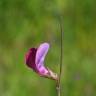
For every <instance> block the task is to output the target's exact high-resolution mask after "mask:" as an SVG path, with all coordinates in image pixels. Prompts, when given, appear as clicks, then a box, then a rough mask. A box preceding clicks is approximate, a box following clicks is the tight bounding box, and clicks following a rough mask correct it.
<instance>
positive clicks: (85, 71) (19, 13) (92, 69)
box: [0, 0, 96, 96]
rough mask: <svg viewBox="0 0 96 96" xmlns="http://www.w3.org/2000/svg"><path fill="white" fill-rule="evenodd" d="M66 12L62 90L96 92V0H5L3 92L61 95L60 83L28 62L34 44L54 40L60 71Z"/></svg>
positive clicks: (0, 35)
mask: <svg viewBox="0 0 96 96" xmlns="http://www.w3.org/2000/svg"><path fill="white" fill-rule="evenodd" d="M57 15H62V24H63V30H64V39H63V40H64V41H63V45H64V51H63V68H62V69H63V71H62V96H96V0H0V96H56V90H55V83H54V82H53V81H51V80H48V79H44V78H41V77H39V76H37V75H36V74H35V73H34V72H33V71H32V70H30V69H29V68H27V67H26V65H25V62H24V56H25V53H26V51H27V50H28V49H29V48H30V47H34V46H38V45H39V44H40V43H41V42H49V43H50V44H51V48H50V50H49V53H48V55H47V57H46V61H45V63H46V65H47V66H48V67H50V68H51V69H52V70H54V71H55V72H58V71H59V69H58V66H59V59H60V58H59V57H60V28H59V24H58V18H57V17H58V16H57Z"/></svg>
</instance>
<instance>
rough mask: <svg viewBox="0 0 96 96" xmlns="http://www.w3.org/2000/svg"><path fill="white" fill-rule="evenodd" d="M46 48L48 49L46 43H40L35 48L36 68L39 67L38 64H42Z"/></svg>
mask: <svg viewBox="0 0 96 96" xmlns="http://www.w3.org/2000/svg"><path fill="white" fill-rule="evenodd" d="M48 49H49V44H48V43H43V44H41V45H40V46H39V48H38V49H37V52H36V59H35V63H36V66H37V67H38V68H40V66H43V64H44V63H43V62H44V59H45V56H46V54H47V52H48Z"/></svg>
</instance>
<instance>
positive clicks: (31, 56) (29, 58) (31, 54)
mask: <svg viewBox="0 0 96 96" xmlns="http://www.w3.org/2000/svg"><path fill="white" fill-rule="evenodd" d="M36 51H37V49H36V48H31V49H30V50H29V51H28V53H27V54H26V64H27V66H28V67H30V68H32V69H33V70H34V71H37V68H36V64H35V57H36Z"/></svg>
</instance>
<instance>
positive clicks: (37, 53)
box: [26, 43, 58, 80]
mask: <svg viewBox="0 0 96 96" xmlns="http://www.w3.org/2000/svg"><path fill="white" fill-rule="evenodd" d="M48 49H49V44H48V43H43V44H41V45H40V46H39V47H38V48H31V49H29V51H28V53H27V54H26V64H27V66H28V67H30V68H31V69H33V70H34V71H35V72H36V73H38V74H39V75H40V76H43V77H47V78H51V79H54V80H57V79H58V78H57V74H56V73H53V72H52V71H51V70H50V69H49V68H46V67H45V66H44V59H45V56H46V54H47V52H48Z"/></svg>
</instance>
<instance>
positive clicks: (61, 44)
mask: <svg viewBox="0 0 96 96" xmlns="http://www.w3.org/2000/svg"><path fill="white" fill-rule="evenodd" d="M61 19H62V18H61V17H60V18H59V27H60V48H61V49H60V72H59V77H58V81H57V92H58V96H61V75H62V62H63V60H62V58H63V28H62V21H61Z"/></svg>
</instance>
